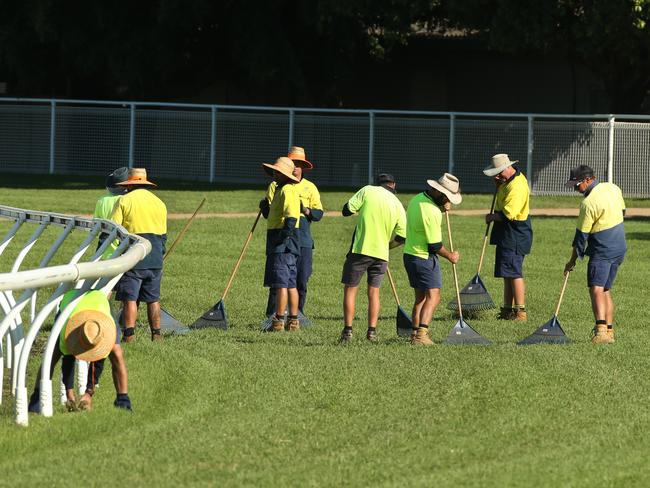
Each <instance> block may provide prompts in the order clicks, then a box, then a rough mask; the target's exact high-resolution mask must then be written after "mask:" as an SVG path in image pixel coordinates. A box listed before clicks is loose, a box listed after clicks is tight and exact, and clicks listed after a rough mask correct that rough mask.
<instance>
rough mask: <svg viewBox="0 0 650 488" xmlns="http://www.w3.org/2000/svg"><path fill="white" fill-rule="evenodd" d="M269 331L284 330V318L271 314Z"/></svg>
mask: <svg viewBox="0 0 650 488" xmlns="http://www.w3.org/2000/svg"><path fill="white" fill-rule="evenodd" d="M271 332H284V320H281V319H278V318H277V317H275V316H273V320H272V321H271Z"/></svg>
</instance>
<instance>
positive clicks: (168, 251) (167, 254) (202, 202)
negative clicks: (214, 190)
mask: <svg viewBox="0 0 650 488" xmlns="http://www.w3.org/2000/svg"><path fill="white" fill-rule="evenodd" d="M206 200H207V198H205V197H203V200H201V203H199V206H198V207H196V210H195V211H194V213H193V214H192V216H191V217H190V218H189V220H188V221H187V222H185V226H183V229H182V230H181V232H180V234H178V235H177V236H176V239H174V242H172V245H171V246H170V247H169V249H168V250H167V252H166V253H165V255H164V256H163V261H164V260H165V259H167V258H168V257H169V255H170V254H171V253H172V251H173V250H174V248H175V247H176V246H177V245H178V243H179V242H180V241H181V239H182V238H183V236H184V235H185V233H186V232H187V229H188V228H189V227H190V224H191V223H192V221H193V220H194V217H196V214H198V213H199V210H201V207H203V204H204V203H205V201H206Z"/></svg>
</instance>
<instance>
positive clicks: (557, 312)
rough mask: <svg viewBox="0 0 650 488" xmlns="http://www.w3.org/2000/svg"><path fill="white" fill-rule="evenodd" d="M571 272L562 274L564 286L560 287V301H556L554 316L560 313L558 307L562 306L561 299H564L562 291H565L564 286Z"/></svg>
mask: <svg viewBox="0 0 650 488" xmlns="http://www.w3.org/2000/svg"><path fill="white" fill-rule="evenodd" d="M570 274H571V272H570V271H569V272H567V273H565V274H564V284H563V285H562V291H561V292H560V299H559V300H558V301H557V307H555V316H556V317H557V314H559V313H560V305H562V298H564V290H566V284H567V282H568V281H569V275H570Z"/></svg>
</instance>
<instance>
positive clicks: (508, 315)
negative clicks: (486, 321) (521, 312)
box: [497, 307, 515, 320]
mask: <svg viewBox="0 0 650 488" xmlns="http://www.w3.org/2000/svg"><path fill="white" fill-rule="evenodd" d="M514 315H515V314H514V310H513V309H512V308H511V307H501V312H499V315H497V320H512V319H513V318H514Z"/></svg>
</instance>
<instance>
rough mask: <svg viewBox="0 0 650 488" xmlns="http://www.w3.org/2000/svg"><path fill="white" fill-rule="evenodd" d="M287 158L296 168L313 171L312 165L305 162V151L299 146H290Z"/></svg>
mask: <svg viewBox="0 0 650 488" xmlns="http://www.w3.org/2000/svg"><path fill="white" fill-rule="evenodd" d="M287 157H288V158H289V159H291V160H292V161H293V162H294V163H295V165H296V166H298V167H299V168H302V169H313V168H314V165H313V164H311V163H310V162H309V161H307V155H306V154H305V149H304V148H302V147H299V146H292V147H291V149H289V154H287Z"/></svg>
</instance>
